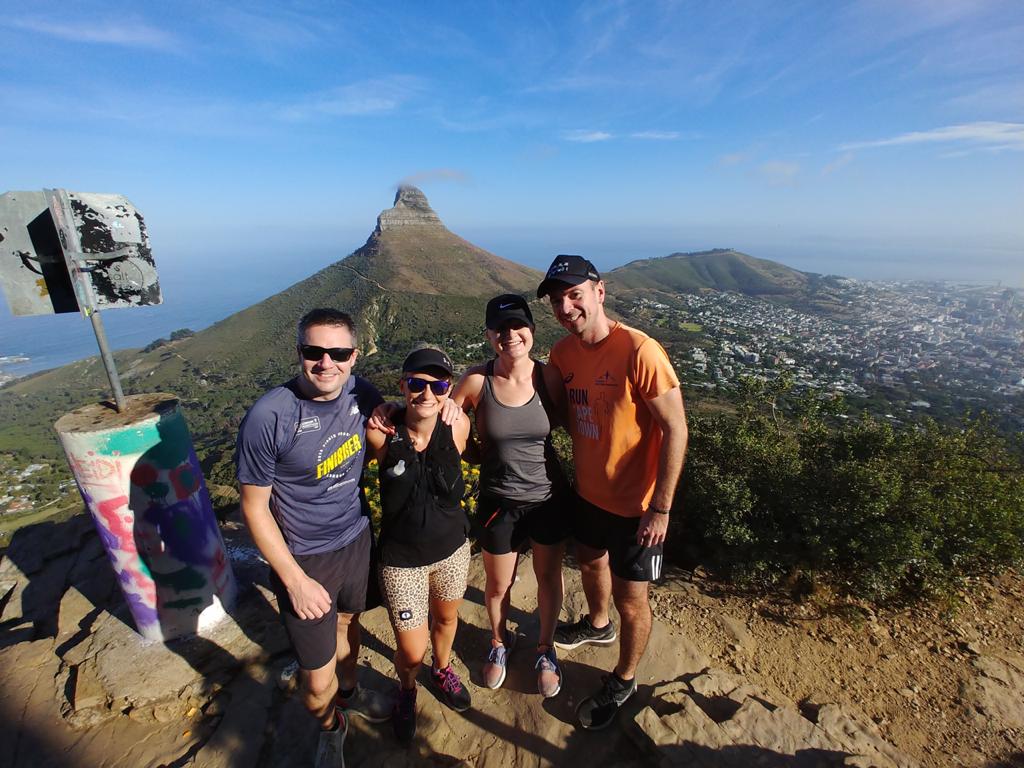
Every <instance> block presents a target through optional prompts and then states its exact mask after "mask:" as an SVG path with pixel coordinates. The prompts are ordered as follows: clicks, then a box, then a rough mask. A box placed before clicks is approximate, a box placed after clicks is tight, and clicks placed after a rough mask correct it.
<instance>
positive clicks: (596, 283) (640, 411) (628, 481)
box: [537, 256, 687, 729]
mask: <svg viewBox="0 0 1024 768" xmlns="http://www.w3.org/2000/svg"><path fill="white" fill-rule="evenodd" d="M543 296H547V297H548V299H549V300H550V302H551V308H552V311H553V312H554V314H555V319H557V320H558V321H559V322H560V323H561V324H562V326H563V327H564V328H565V329H566V330H567V331H569V334H570V335H569V336H567V337H565V338H563V339H562V340H561V341H559V342H558V343H556V344H555V346H554V347H553V348H552V350H551V364H552V365H553V366H554V367H556V368H557V369H558V371H559V372H560V373H561V376H562V380H563V382H564V383H565V393H564V394H565V396H566V398H567V399H568V409H569V433H570V435H571V436H572V445H573V463H574V465H575V467H576V490H577V492H578V494H579V497H580V498H579V502H578V507H577V510H576V515H575V521H574V525H573V533H574V536H575V538H576V544H577V545H576V557H577V560H578V561H579V565H580V575H581V577H582V580H583V590H584V592H585V593H586V596H587V608H588V611H589V613H588V615H586V616H583V617H582V618H581V619H580V620H579V621H577V622H576V623H575V624H570V625H563V626H561V627H559V628H558V630H557V631H556V632H555V645H557V646H558V647H560V648H564V649H572V648H576V647H578V646H580V645H583V644H585V643H597V644H608V643H612V642H614V641H615V639H616V634H615V627H614V626H613V625H612V622H611V617H610V616H609V608H610V603H611V601H612V600H614V601H615V608H616V609H617V610H618V612H619V617H620V619H621V621H622V627H621V631H622V637H621V638H620V641H619V659H618V663H617V664H616V665H615V669H613V670H612V672H611V674H609V675H606V676H605V677H604V683H603V685H602V687H601V690H599V691H598V692H597V693H595V694H594V695H593V696H591V697H589V698H587V699H585V700H584V701H583V702H581V703H580V706H579V707H578V708H577V714H578V716H579V718H580V723H581V725H582V726H583V727H584V728H588V729H598V728H604V727H606V726H607V725H609V724H610V723H611V722H612V721H613V720H614V718H615V713H616V712H617V711H618V709H619V707H621V706H622V704H624V703H625V701H626V700H627V699H628V698H629V697H630V696H632V695H633V693H634V692H635V691H636V669H637V665H638V664H639V662H640V659H641V657H642V656H643V653H644V650H645V649H646V647H647V640H648V638H649V636H650V633H651V608H650V603H649V602H648V583H649V582H651V581H654V580H655V579H657V578H658V577H659V576H660V575H661V563H662V548H663V544H664V541H665V534H666V532H667V530H668V520H669V511H670V509H671V507H672V500H673V497H674V496H675V490H676V484H677V483H678V481H679V475H680V473H681V472H682V469H683V458H684V456H685V454H686V439H687V428H686V414H685V412H684V409H683V396H682V392H681V391H680V389H679V379H678V378H677V377H676V374H675V371H674V370H673V369H672V363H671V362H670V361H669V359H668V355H667V354H666V353H665V350H664V349H662V347H661V345H660V344H658V342H657V341H655V340H654V339H652V338H650V337H649V336H647V334H645V333H643V332H641V331H638V330H636V329H634V328H630V327H628V326H626V325H623V324H622V323H619V322H616V321H612V320H610V319H609V318H608V317H607V315H605V311H604V298H605V286H604V281H603V280H602V279H601V276H600V274H598V272H597V270H596V269H595V268H594V265H593V264H591V263H590V262H589V261H588V260H586V259H584V258H583V257H581V256H557V257H556V258H555V260H554V261H553V262H552V263H551V266H550V267H549V268H548V271H547V275H546V276H545V278H544V280H543V282H541V284H540V287H539V288H538V289H537V297H538V298H541V297H543Z"/></svg>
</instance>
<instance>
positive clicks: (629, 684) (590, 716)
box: [576, 672, 636, 731]
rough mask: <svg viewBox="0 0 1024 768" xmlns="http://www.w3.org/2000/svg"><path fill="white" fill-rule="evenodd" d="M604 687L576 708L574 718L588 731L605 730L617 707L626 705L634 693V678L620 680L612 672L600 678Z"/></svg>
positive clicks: (613, 717)
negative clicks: (577, 718)
mask: <svg viewBox="0 0 1024 768" xmlns="http://www.w3.org/2000/svg"><path fill="white" fill-rule="evenodd" d="M601 680H602V681H603V683H604V685H602V686H601V690H599V691H598V692H597V693H595V694H594V695H593V696H591V697H590V698H589V699H584V700H583V701H581V702H580V705H579V706H578V707H576V716H577V717H579V719H580V725H582V726H583V727H584V728H586V729H587V730H588V731H598V730H600V729H602V728H607V727H608V726H609V725H611V722H612V720H614V719H615V713H616V712H618V711H619V707H621V706H622V705H623V704H625V703H626V700H627V699H628V698H629V697H630V696H632V695H633V694H634V693H636V678H635V677H634V678H633V679H632V680H629V681H626V680H620V679H619V676H618V675H616V674H615V673H614V672H612V673H611V674H609V675H603V676H602V677H601Z"/></svg>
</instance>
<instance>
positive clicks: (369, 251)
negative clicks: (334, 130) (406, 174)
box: [344, 185, 543, 298]
mask: <svg viewBox="0 0 1024 768" xmlns="http://www.w3.org/2000/svg"><path fill="white" fill-rule="evenodd" d="M344 263H348V264H350V266H351V267H352V268H353V269H357V270H358V271H359V272H360V273H361V274H363V275H365V276H366V277H367V278H369V279H371V280H373V281H374V282H377V283H379V284H380V286H381V287H382V288H385V289H387V290H389V291H400V292H413V293H424V294H445V295H455V296H485V297H488V298H489V297H491V296H494V295H496V294H499V293H505V292H514V293H528V292H529V291H531V290H533V289H535V288H536V286H537V284H538V283H539V282H540V281H541V279H542V278H543V275H542V274H541V273H540V272H538V271H537V270H535V269H530V268H529V267H524V266H523V265H522V264H517V263H515V262H514V261H509V260H508V259H503V258H501V257H500V256H495V255H494V254H493V253H490V252H489V251H485V250H484V249H483V248H478V247H477V246H475V245H473V244H472V243H470V242H467V241H466V240H463V239H462V238H461V237H459V236H458V235H456V234H454V233H453V232H451V231H450V230H449V229H448V228H447V227H445V225H444V223H443V222H442V221H441V218H440V217H439V216H438V215H437V214H436V213H435V212H434V209H433V208H431V207H430V203H429V202H428V201H427V197H426V195H424V194H423V192H421V191H420V190H419V189H417V188H416V187H413V186H408V185H404V186H401V187H399V188H398V193H397V194H396V195H395V204H394V206H393V207H391V208H389V209H387V210H386V211H382V212H381V214H380V216H378V217H377V228H376V229H374V231H373V233H372V234H371V235H370V237H369V239H368V240H367V241H366V244H365V245H364V246H363V247H362V248H360V249H359V250H357V251H356V252H355V253H353V254H352V255H351V256H349V257H348V259H346V260H345V262H344Z"/></svg>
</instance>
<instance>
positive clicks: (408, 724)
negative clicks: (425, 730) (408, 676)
mask: <svg viewBox="0 0 1024 768" xmlns="http://www.w3.org/2000/svg"><path fill="white" fill-rule="evenodd" d="M391 725H392V727H393V728H394V730H395V738H396V739H398V743H399V744H404V745H406V746H408V745H409V744H411V743H412V740H413V737H414V736H416V689H415V688H413V689H412V690H411V691H407V690H405V688H402V687H399V689H398V695H397V696H395V705H394V708H393V709H392V710H391Z"/></svg>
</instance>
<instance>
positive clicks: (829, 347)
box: [629, 278, 1024, 423]
mask: <svg viewBox="0 0 1024 768" xmlns="http://www.w3.org/2000/svg"><path fill="white" fill-rule="evenodd" d="M802 304H803V306H801V305H799V304H797V302H790V303H788V304H782V303H779V302H773V301H768V300H765V299H761V298H757V297H753V296H746V295H742V294H739V293H732V292H718V293H715V292H703V293H690V294H679V295H677V296H675V297H674V298H673V299H668V298H665V299H662V300H660V301H659V300H652V299H649V298H637V299H634V301H633V303H632V306H631V307H630V308H629V314H630V315H631V316H633V317H634V318H635V319H636V320H638V321H643V322H644V323H645V324H647V325H649V326H652V327H654V328H655V335H657V333H656V329H657V328H658V327H662V328H665V329H666V333H667V334H672V335H673V337H674V338H675V339H676V343H675V344H674V345H673V357H674V360H673V362H674V363H675V364H676V366H677V370H678V371H679V374H680V377H681V378H682V379H683V381H684V387H685V388H687V389H689V390H694V389H701V390H715V391H718V392H722V393H728V392H730V391H735V390H736V389H737V388H738V387H739V385H740V382H741V381H742V380H743V379H744V378H745V377H752V378H755V379H762V380H774V379H776V378H778V377H780V376H784V375H788V376H790V377H792V381H793V387H794V389H795V390H796V391H797V392H807V391H811V392H818V393H820V394H821V395H825V396H827V395H842V396H845V397H846V398H847V399H848V400H849V402H850V403H851V406H852V407H854V408H857V407H858V406H860V407H864V406H865V405H868V404H871V405H873V406H874V407H873V408H869V410H872V411H873V412H877V413H878V415H884V416H888V417H890V418H893V419H900V418H903V417H905V416H906V414H907V413H913V412H915V411H916V412H923V413H929V414H931V415H934V416H936V417H941V416H951V417H952V416H957V415H963V414H964V413H967V412H973V413H979V412H981V411H986V412H988V413H990V414H993V415H995V416H998V417H1002V418H1004V419H1006V420H1009V421H1010V422H1014V423H1016V422H1019V421H1020V419H1021V418H1024V417H1022V411H1024V409H1021V407H1020V406H1021V398H1022V397H1024V302H1022V297H1021V294H1020V292H1019V291H1017V290H1014V289H1010V288H1005V287H1000V286H985V287H979V286H965V285H956V284H951V283H924V282H868V281H856V280H848V279H845V278H837V279H832V280H830V281H829V282H828V283H827V287H825V288H823V289H821V290H819V291H818V292H817V293H816V294H815V295H814V296H813V298H812V299H811V300H807V301H804V302H802ZM680 333H682V334H683V336H682V339H680V336H679V334H680ZM686 339H691V343H689V344H687V343H686V341H685V340H686Z"/></svg>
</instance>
